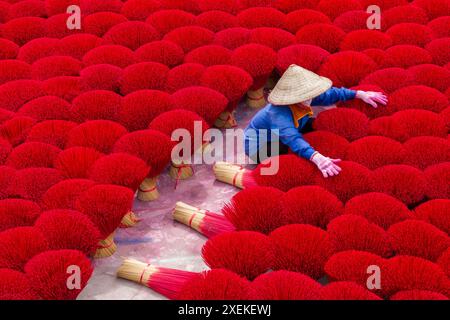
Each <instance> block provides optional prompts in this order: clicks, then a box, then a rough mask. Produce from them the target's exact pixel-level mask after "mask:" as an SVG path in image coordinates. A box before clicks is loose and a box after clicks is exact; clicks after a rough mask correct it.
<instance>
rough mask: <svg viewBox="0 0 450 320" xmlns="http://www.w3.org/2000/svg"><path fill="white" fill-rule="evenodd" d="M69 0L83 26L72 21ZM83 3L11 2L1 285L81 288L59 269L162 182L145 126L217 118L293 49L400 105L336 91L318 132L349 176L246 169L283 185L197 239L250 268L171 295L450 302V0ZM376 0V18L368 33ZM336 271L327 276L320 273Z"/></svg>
mask: <svg viewBox="0 0 450 320" xmlns="http://www.w3.org/2000/svg"><path fill="white" fill-rule="evenodd" d="M73 3H76V4H79V5H80V8H81V12H82V14H83V21H82V30H69V29H67V27H66V19H67V16H68V15H67V14H66V13H65V12H66V9H67V6H68V5H70V4H73ZM73 3H72V2H70V1H59V0H32V1H30V0H24V1H17V0H3V1H0V243H1V246H0V247H1V249H0V267H1V268H2V269H1V270H0V299H75V298H76V296H77V295H78V294H79V292H80V290H74V291H71V290H68V289H67V288H66V287H65V286H64V285H61V284H62V283H63V284H65V276H66V266H68V265H72V264H77V265H79V266H80V267H81V272H82V273H83V279H85V281H83V283H82V287H84V286H85V285H86V283H87V280H88V279H89V277H90V275H91V273H92V267H91V263H90V261H89V259H87V257H89V256H90V257H102V256H108V255H111V254H113V253H114V248H115V244H114V241H113V235H114V231H115V230H116V229H117V228H118V227H119V226H121V225H123V223H124V222H123V221H122V219H124V220H125V218H126V217H127V216H129V215H130V210H131V201H132V194H133V193H134V192H135V191H136V190H137V189H139V190H140V191H139V192H140V197H139V199H141V200H142V199H147V200H149V199H154V197H157V192H156V195H155V194H154V192H155V191H156V179H157V176H158V175H159V174H160V173H161V172H162V171H163V169H164V168H165V167H166V166H167V165H168V164H169V162H170V157H169V153H170V150H171V148H172V145H171V143H170V141H169V138H168V136H167V135H165V134H162V133H161V132H155V131H153V130H149V124H150V123H151V122H152V121H153V120H154V119H166V118H168V117H170V115H172V114H174V115H176V114H179V113H180V110H178V111H174V109H183V110H185V111H186V112H191V113H195V114H194V116H193V118H199V119H202V118H203V119H204V120H205V121H206V122H207V123H208V124H209V125H213V124H216V125H217V123H218V122H216V120H217V119H218V118H219V117H220V116H221V115H224V114H225V115H230V117H231V116H232V112H233V111H234V110H235V108H236V106H237V104H238V103H239V101H240V100H241V99H242V98H243V97H244V96H245V95H246V93H247V92H249V93H250V94H249V96H248V98H249V100H248V102H249V104H252V99H253V103H255V101H257V102H258V104H259V103H260V102H261V100H260V99H261V97H259V96H258V92H260V90H262V89H263V88H262V87H263V86H264V84H265V83H266V81H267V79H268V78H269V77H270V76H271V75H275V76H278V75H280V74H281V73H282V72H283V71H284V70H286V68H287V67H288V66H289V65H290V64H292V63H296V64H299V65H301V66H303V67H305V68H308V69H310V70H313V71H315V72H318V73H320V74H321V75H323V76H327V77H329V78H330V79H332V80H333V82H334V85H335V86H346V87H352V88H354V89H361V90H382V91H384V92H386V93H387V94H388V95H389V99H390V102H389V104H388V106H386V107H380V108H378V109H371V108H370V107H368V106H366V105H364V104H362V103H360V102H359V101H352V102H347V103H342V104H340V105H339V107H341V108H338V109H334V110H329V111H325V112H323V113H322V114H320V116H319V117H318V119H317V121H316V123H315V129H316V130H317V131H315V132H312V133H309V134H308V135H306V136H305V138H306V139H307V140H308V141H309V142H310V143H311V144H312V145H313V146H315V147H316V148H317V149H318V150H319V151H321V152H323V153H324V154H326V155H329V156H332V157H335V158H341V159H343V160H346V161H345V162H344V163H343V168H344V171H343V173H342V175H340V176H338V177H334V178H332V179H330V180H327V181H324V180H323V179H322V178H321V177H319V176H316V175H314V174H313V172H312V169H311V168H310V167H308V166H307V165H306V164H305V165H302V166H300V165H299V168H300V167H301V168H303V169H302V170H303V172H304V173H305V172H306V173H305V174H304V175H303V176H302V177H297V176H295V175H296V173H295V172H293V171H294V170H292V167H291V166H290V162H289V161H287V160H283V161H284V166H283V161H282V168H281V171H280V173H279V174H278V175H277V176H275V177H269V178H267V177H262V176H260V175H259V170H258V169H257V170H255V171H254V172H252V173H248V174H247V177H245V178H246V179H247V180H248V181H250V180H251V182H252V183H251V184H257V185H260V186H261V187H262V186H264V188H267V190H271V191H270V193H269V194H268V195H267V194H261V193H260V192H257V191H255V192H252V191H250V189H249V190H244V191H242V193H239V194H238V195H237V197H235V198H234V199H233V200H232V202H231V205H229V206H228V207H227V209H226V210H225V214H226V215H227V217H228V218H229V219H230V220H231V222H232V223H233V224H234V225H235V226H237V229H238V230H240V231H239V232H236V233H234V234H233V233H230V234H227V235H223V236H222V235H219V236H221V237H222V238H217V239H214V238H213V239H211V240H210V241H211V242H210V244H209V245H208V246H207V247H205V249H204V258H205V260H206V261H207V263H208V265H209V266H211V267H212V268H225V269H229V270H231V271H233V272H236V273H237V274H233V273H231V272H228V271H224V270H218V271H217V272H211V273H206V274H203V275H202V276H201V277H200V276H199V277H198V278H197V279H195V280H193V281H191V282H190V284H188V285H187V286H185V287H184V289H183V290H182V292H181V294H180V295H178V296H176V297H178V298H180V299H212V298H224V297H225V298H230V297H231V298H235V299H239V298H242V299H244V298H248V297H251V298H257V299H314V300H316V299H378V298H386V299H392V300H402V299H403V300H405V299H444V298H445V297H446V296H447V297H449V292H450V288H449V285H448V283H449V281H448V278H447V277H448V265H449V263H448V260H449V259H448V247H449V238H448V232H449V225H450V217H449V215H450V214H449V208H448V201H450V200H449V198H450V191H449V186H448V185H449V184H448V181H449V179H450V176H449V175H450V168H449V163H450V142H449V140H448V137H447V136H448V130H449V116H448V114H449V112H448V110H449V109H448V108H449V105H450V102H449V99H450V96H449V87H450V68H449V64H450V49H449V48H450V33H449V29H450V28H449V21H450V0H436V1H428V0H414V1H406V0H378V1H377V0H374V1H369V0H345V1H343V0H342V1H334V0H301V1H298V0H258V1H249V0H226V1H213V0H192V1H181V0H149V1H143V0H128V1H125V0H123V1H119V0H108V1H105V0H101V1H100V0H96V1H94V0H92V1H87V0H81V1H73ZM372 4H377V5H379V6H380V7H381V8H382V10H383V19H382V26H381V30H367V28H366V19H367V16H368V15H367V14H366V13H365V9H366V8H367V6H369V5H372ZM262 102H264V98H262ZM205 106H207V107H205ZM223 121H224V120H223V119H222V122H223ZM177 123H180V125H181V124H183V125H187V124H184V122H183V121H179V122H177ZM219 123H220V121H219ZM150 129H151V128H150ZM286 159H288V158H286ZM259 169H260V168H259ZM141 183H142V184H141ZM311 184H316V185H318V186H311ZM274 187H275V188H278V189H282V190H283V191H280V190H275V189H273V188H274ZM142 188H143V189H142ZM149 190H150V191H149ZM148 193H150V194H148ZM267 196H269V198H267ZM261 199H264V200H265V201H260V200H261ZM267 200H269V202H267ZM255 208H256V209H257V210H256V211H255V210H254V209H255ZM105 211H107V212H108V214H103V213H104V212H105ZM247 213H250V214H247ZM280 214H282V215H283V219H277V218H279V217H278V215H280ZM291 224H292V225H291ZM256 231H258V232H261V233H266V235H263V234H259V233H257V232H256ZM269 234H270V236H269ZM298 239H300V240H301V241H300V242H301V245H292V244H291V242H295V241H297V240H298ZM297 242H298V241H297ZM236 243H238V244H239V245H241V244H242V243H243V245H244V248H245V249H246V251H247V252H245V254H240V252H239V253H238V252H236V251H235V250H233V249H234V248H233V247H234V246H236ZM256 244H259V246H258V245H256ZM261 244H263V246H261ZM381 256H382V257H383V258H381ZM367 264H379V265H380V267H382V270H383V272H384V273H385V275H386V277H385V279H386V283H385V286H384V287H385V290H384V291H383V292H376V291H375V292H369V291H368V290H366V288H365V287H364V285H365V280H364V279H363V278H362V277H363V276H364V275H365V270H364V267H365V266H367ZM269 269H273V270H276V269H288V271H276V272H272V273H269V274H267V275H260V274H263V273H264V272H265V271H267V270H269ZM408 270H410V271H411V272H413V273H414V274H413V276H414V279H413V281H409V278H407V275H406V274H405V273H407V272H406V271H408ZM299 272H302V273H304V274H301V273H299ZM408 272H409V271H408ZM445 272H447V276H446V275H445ZM325 274H326V275H327V277H328V280H329V281H331V282H332V283H331V284H329V285H327V286H321V285H320V284H318V283H317V282H315V280H317V278H318V277H321V276H322V275H325ZM239 275H240V276H245V277H247V278H249V279H250V280H252V279H254V278H256V280H254V281H253V282H252V283H251V284H249V283H248V282H247V280H244V279H242V278H240V277H239ZM310 277H311V278H310ZM312 278H315V279H312ZM229 283H235V286H234V287H230V289H229V290H231V291H233V290H234V291H233V292H226V293H225V292H224V291H223V290H224V288H225V287H227V285H228V284H229ZM304 288H309V290H305V289H304ZM173 297H175V296H173Z"/></svg>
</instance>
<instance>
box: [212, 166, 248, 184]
mask: <svg viewBox="0 0 450 320" xmlns="http://www.w3.org/2000/svg"><path fill="white" fill-rule="evenodd" d="M213 170H214V175H215V176H216V179H217V180H219V181H221V182H224V183H227V184H230V185H232V186H235V187H238V188H240V189H244V185H243V177H244V173H245V171H246V169H244V168H242V167H241V166H238V165H235V164H231V163H228V162H216V163H215V164H214V167H213Z"/></svg>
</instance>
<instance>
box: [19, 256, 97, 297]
mask: <svg viewBox="0 0 450 320" xmlns="http://www.w3.org/2000/svg"><path fill="white" fill-rule="evenodd" d="M73 266H77V267H78V268H79V269H78V270H79V273H78V274H79V276H80V287H79V288H77V287H75V288H73V289H71V287H70V286H68V285H67V284H68V277H69V276H70V274H71V273H68V270H69V271H70V270H71V268H70V267H73ZM72 272H73V269H72ZM92 272H93V268H92V266H91V261H89V259H88V258H87V257H86V256H85V255H84V253H82V252H81V251H78V250H52V251H45V252H42V253H40V254H38V255H36V256H34V257H33V258H32V259H30V260H29V261H28V262H27V264H26V265H25V274H26V275H27V277H28V279H30V283H31V286H32V288H33V290H34V291H35V292H37V293H38V294H39V296H40V297H41V298H42V299H47V300H74V299H75V298H76V297H77V296H78V295H79V294H80V292H81V290H82V289H83V288H84V287H85V286H86V284H87V283H88V281H89V278H90V277H91V275H92ZM69 283H70V282H69Z"/></svg>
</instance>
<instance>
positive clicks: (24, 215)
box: [0, 199, 41, 231]
mask: <svg viewBox="0 0 450 320" xmlns="http://www.w3.org/2000/svg"><path fill="white" fill-rule="evenodd" d="M40 213H41V208H40V207H39V205H38V204H37V203H35V202H33V201H28V200H23V199H3V200H0V231H4V230H7V229H10V228H15V227H25V226H32V225H33V224H34V222H35V221H36V219H37V218H38V217H39V214H40Z"/></svg>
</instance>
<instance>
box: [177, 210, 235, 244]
mask: <svg viewBox="0 0 450 320" xmlns="http://www.w3.org/2000/svg"><path fill="white" fill-rule="evenodd" d="M172 217H173V219H174V220H175V221H178V222H180V223H182V224H184V225H186V226H188V227H190V228H192V229H194V230H196V231H198V232H199V233H201V234H203V235H204V236H206V237H207V238H211V237H213V236H215V235H218V234H221V233H223V232H229V231H234V230H235V229H236V228H235V227H234V226H233V225H232V224H231V222H229V221H228V219H227V218H226V217H225V216H224V215H222V214H218V213H213V212H210V211H207V210H202V209H199V208H196V207H193V206H190V205H188V204H186V203H184V202H177V204H176V205H175V209H174V210H173V213H172Z"/></svg>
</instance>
